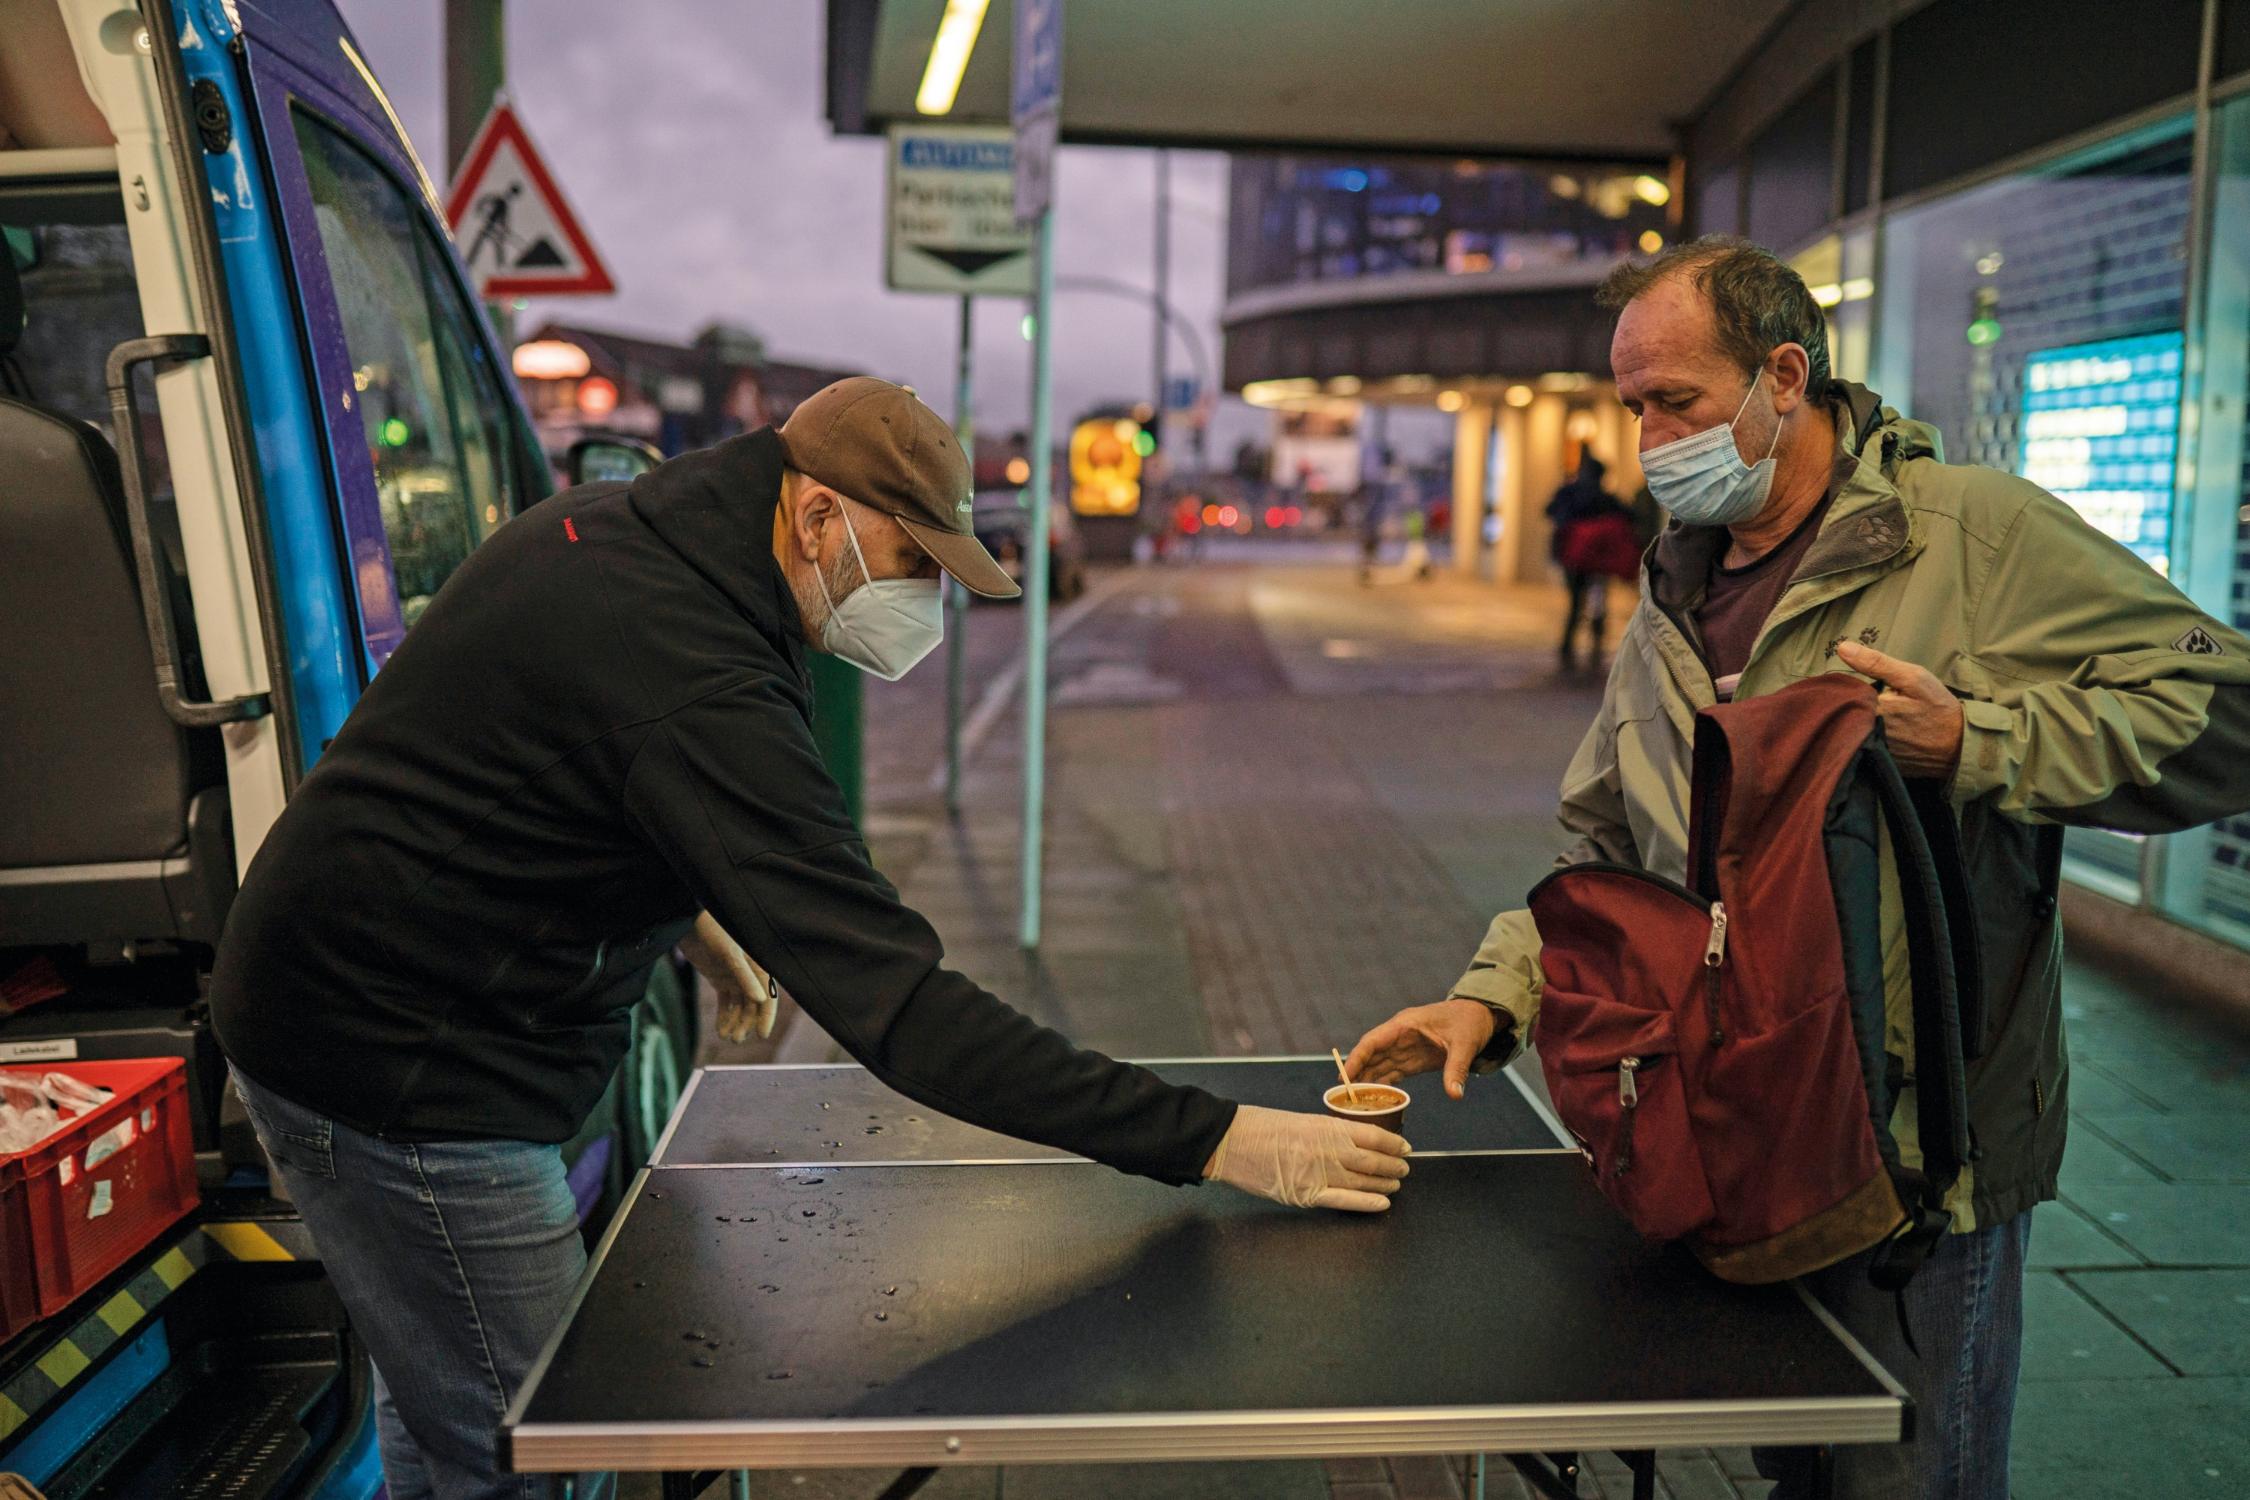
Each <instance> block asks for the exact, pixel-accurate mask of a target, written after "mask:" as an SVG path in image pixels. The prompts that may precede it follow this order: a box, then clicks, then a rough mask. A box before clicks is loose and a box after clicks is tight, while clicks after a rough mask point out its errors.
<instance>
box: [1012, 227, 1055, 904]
mask: <svg viewBox="0 0 2250 1500" xmlns="http://www.w3.org/2000/svg"><path fill="white" fill-rule="evenodd" d="M1032 244H1033V254H1034V255H1035V256H1036V257H1037V260H1038V275H1039V283H1038V296H1037V297H1036V299H1035V300H1034V301H1033V303H1032V308H1031V317H1032V324H1031V513H1030V514H1029V515H1027V516H1026V517H1024V559H1025V563H1026V566H1025V568H1024V582H1023V607H1024V638H1023V662H1024V665H1023V923H1022V927H1021V929H1020V930H1019V931H1018V933H1017V938H1018V940H1019V941H1020V942H1021V943H1022V945H1023V946H1024V947H1025V948H1026V949H1036V948H1037V947H1038V946H1039V893H1040V885H1041V881H1040V870H1041V865H1042V861H1043V857H1044V854H1045V848H1044V841H1045V835H1046V814H1047V565H1048V559H1047V541H1048V537H1047V524H1048V515H1049V513H1050V511H1051V510H1052V508H1053V505H1054V492H1055V473H1054V468H1055V442H1054V376H1055V339H1054V332H1053V330H1052V329H1051V328H1050V327H1049V324H1050V323H1051V322H1052V321H1053V312H1054V305H1055V215H1054V210H1052V209H1049V210H1047V211H1046V212H1044V213H1042V214H1040V216H1039V223H1038V225H1037V226H1036V227H1035V229H1034V230H1033V241H1032Z"/></svg>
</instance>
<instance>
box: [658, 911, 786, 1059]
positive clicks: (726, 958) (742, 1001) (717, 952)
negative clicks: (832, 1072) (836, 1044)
mask: <svg viewBox="0 0 2250 1500" xmlns="http://www.w3.org/2000/svg"><path fill="white" fill-rule="evenodd" d="M680 951H681V952H682V953H684V954H686V955H687V961H688V962H689V963H691V964H693V965H695V971H696V972H697V973H698V974H701V975H702V976H703V977H704V978H705V979H708V980H710V981H711V988H712V990H713V991H714V992H715V993H716V994H717V995H718V997H719V1035H720V1036H722V1037H724V1038H725V1039H726V1040H728V1041H730V1042H746V1041H748V1040H750V1033H751V1031H752V1030H753V1029H755V1030H756V1031H757V1033H758V1035H759V1036H761V1037H769V1036H772V1035H773V1022H774V1017H775V1016H776V1015H778V1014H779V1013H780V1011H781V987H780V986H779V985H777V984H775V983H774V980H773V976H772V975H771V974H768V973H767V972H766V971H765V970H764V969H761V968H759V967H758V962H757V960H756V959H754V958H752V957H751V956H750V955H749V954H747V953H745V952H743V951H742V945H741V944H740V943H738V942H736V941H735V940H734V939H733V938H731V937H729V936H727V930H726V929H725V928H724V927H721V926H720V925H719V923H718V919H717V918H715V917H713V916H712V915H711V914H710V913H709V912H703V913H701V914H700V915H698V916H697V917H696V919H695V930H694V931H693V932H691V933H689V934H688V935H687V936H686V937H684V938H682V939H681V940H680Z"/></svg>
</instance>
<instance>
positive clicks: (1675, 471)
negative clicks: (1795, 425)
mask: <svg viewBox="0 0 2250 1500" xmlns="http://www.w3.org/2000/svg"><path fill="white" fill-rule="evenodd" d="M1758 379H1759V377H1757V376H1753V377H1752V378H1751V381H1750V390H1748V391H1744V392H1743V393H1742V405H1740V406H1739V407H1737V408H1735V413H1734V422H1728V423H1726V424H1725V425H1724V426H1721V427H1711V428H1706V429H1705V430H1704V431H1702V432H1695V433H1690V434H1688V436H1686V437H1684V438H1675V439H1673V440H1672V441H1671V442H1669V443H1665V444H1663V445H1662V446H1660V447H1655V448H1651V449H1649V450H1648V452H1646V453H1644V454H1642V455H1641V477H1642V478H1643V479H1645V480H1646V481H1648V492H1649V493H1650V494H1651V495H1654V496H1655V497H1656V503H1657V504H1658V505H1661V506H1663V507H1664V508H1665V509H1666V510H1668V511H1670V512H1671V513H1672V514H1673V515H1674V516H1676V517H1678V518H1679V520H1680V521H1681V522H1682V523H1683V524H1685V525H1689V526H1733V525H1736V524H1738V523H1740V522H1743V521H1747V520H1749V519H1750V518H1751V517H1752V516H1754V515H1756V514H1757V513H1758V512H1759V511H1760V510H1762V509H1764V507H1765V503H1766V496H1767V495H1769V494H1771V493H1772V492H1773V471H1774V461H1773V456H1774V453H1775V452H1776V451H1777V450H1778V449H1779V448H1780V447H1781V419H1780V418H1779V417H1776V418H1775V419H1774V426H1773V445H1772V446H1771V447H1769V448H1768V449H1767V450H1766V456H1765V457H1764V458H1761V459H1759V460H1758V461H1757V462H1756V463H1754V464H1745V463H1744V462H1743V461H1742V450H1741V448H1740V447H1738V446H1737V445H1736V443H1735V441H1734V423H1735V422H1739V421H1741V420H1742V414H1743V413H1744V412H1746V411H1748V410H1749V409H1750V395H1751V392H1753V391H1755V390H1757V389H1758Z"/></svg>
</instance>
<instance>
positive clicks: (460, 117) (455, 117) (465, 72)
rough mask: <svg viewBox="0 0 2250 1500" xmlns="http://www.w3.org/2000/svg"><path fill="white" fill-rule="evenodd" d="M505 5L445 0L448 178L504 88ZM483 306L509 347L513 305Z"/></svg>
mask: <svg viewBox="0 0 2250 1500" xmlns="http://www.w3.org/2000/svg"><path fill="white" fill-rule="evenodd" d="M506 9H507V6H506V3H505V0H445V177H446V181H447V182H449V183H450V182H452V181H454V180H455V179H457V178H459V177H460V175H461V163H462V161H463V159H464V158H466V157H467V156H468V154H469V143H470V142H471V141H473V140H475V139H476V134H477V127H478V126H479V125H482V124H483V123H484V117H485V116H486V115H488V114H490V113H492V102H493V100H495V99H497V98H499V97H500V93H501V91H502V90H503V89H505V88H506V87H507V82H508V45H507V28H506V25H505V21H506ZM484 311H485V316H486V317H488V318H490V319H491V320H492V328H493V331H494V332H495V333H497V334H498V335H499V336H500V344H501V347H502V348H503V349H507V348H510V347H512V346H513V345H514V344H515V341H516V314H515V309H514V308H513V307H511V306H510V305H509V304H507V303H505V302H487V303H486V304H485V305H484Z"/></svg>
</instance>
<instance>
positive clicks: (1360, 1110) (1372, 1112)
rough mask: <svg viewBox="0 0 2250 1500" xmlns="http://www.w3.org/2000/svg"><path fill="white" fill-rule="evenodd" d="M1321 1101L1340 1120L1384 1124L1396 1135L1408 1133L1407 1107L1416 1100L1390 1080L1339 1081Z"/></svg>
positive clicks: (1323, 1095) (1383, 1125)
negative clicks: (1406, 1128)
mask: <svg viewBox="0 0 2250 1500" xmlns="http://www.w3.org/2000/svg"><path fill="white" fill-rule="evenodd" d="M1320 1102H1321V1103H1322V1104H1325V1105H1326V1106H1328V1112H1329V1113H1330V1114H1332V1115H1334V1116H1335V1117H1336V1118H1337V1119H1339V1120H1352V1121H1356V1122H1357V1123H1359V1124H1362V1125H1380V1126H1382V1127H1383V1128H1384V1129H1385V1130H1388V1131H1390V1132H1392V1133H1393V1134H1394V1135H1396V1134H1404V1133H1405V1131H1404V1127H1405V1124H1406V1106H1407V1105H1408V1104H1409V1103H1411V1102H1412V1101H1411V1100H1410V1099H1409V1098H1408V1097H1407V1093H1406V1090H1404V1089H1402V1088H1394V1087H1392V1086H1391V1085H1390V1084H1387V1083H1354V1084H1349V1085H1347V1084H1341V1083H1339V1084H1335V1085H1333V1086H1331V1087H1330V1088H1329V1090H1328V1092H1327V1093H1325V1094H1322V1095H1321V1096H1320Z"/></svg>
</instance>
